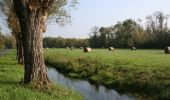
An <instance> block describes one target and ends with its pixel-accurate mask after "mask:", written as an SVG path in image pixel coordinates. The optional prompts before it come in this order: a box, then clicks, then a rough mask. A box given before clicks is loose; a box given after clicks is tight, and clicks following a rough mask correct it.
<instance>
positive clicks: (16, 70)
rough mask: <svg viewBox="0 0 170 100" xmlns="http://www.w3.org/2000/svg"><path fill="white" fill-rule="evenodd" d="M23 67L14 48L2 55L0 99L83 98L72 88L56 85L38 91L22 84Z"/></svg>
mask: <svg viewBox="0 0 170 100" xmlns="http://www.w3.org/2000/svg"><path fill="white" fill-rule="evenodd" d="M23 75H24V73H23V67H22V66H20V65H18V64H17V62H16V57H15V51H14V50H12V51H11V52H10V53H8V54H7V55H5V56H2V57H0V100H81V99H82V97H81V96H80V95H79V94H77V93H75V92H74V91H72V90H69V89H66V88H64V87H62V86H59V85H56V86H55V87H54V88H53V89H52V90H50V91H48V92H47V91H46V92H43V91H41V92H40V91H37V90H34V89H32V88H30V86H21V84H19V82H20V81H21V79H22V78H23Z"/></svg>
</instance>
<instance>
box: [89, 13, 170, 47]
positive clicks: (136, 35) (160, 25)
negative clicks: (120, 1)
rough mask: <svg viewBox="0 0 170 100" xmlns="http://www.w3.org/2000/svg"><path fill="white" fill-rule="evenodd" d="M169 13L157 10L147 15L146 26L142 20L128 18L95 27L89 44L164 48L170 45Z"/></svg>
mask: <svg viewBox="0 0 170 100" xmlns="http://www.w3.org/2000/svg"><path fill="white" fill-rule="evenodd" d="M168 18H169V15H165V14H163V12H155V13H154V14H153V15H149V16H147V17H146V26H145V27H144V26H142V25H141V24H140V23H141V20H138V21H135V20H132V19H127V20H125V21H123V22H118V23H117V24H116V25H114V26H110V27H100V28H99V27H93V28H92V30H91V34H90V39H89V44H90V46H91V47H94V48H101V47H110V46H113V47H117V48H128V47H131V46H136V47H138V48H164V47H166V46H168V45H170V29H169V28H168Z"/></svg>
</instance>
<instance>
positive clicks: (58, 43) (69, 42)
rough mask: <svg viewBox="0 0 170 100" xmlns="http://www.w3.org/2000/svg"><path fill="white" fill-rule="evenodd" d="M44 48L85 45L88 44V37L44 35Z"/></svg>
mask: <svg viewBox="0 0 170 100" xmlns="http://www.w3.org/2000/svg"><path fill="white" fill-rule="evenodd" d="M43 45H44V47H45V48H66V47H76V48H80V47H87V46H88V45H89V43H88V39H74V38H72V39H67V38H61V37H58V38H52V37H45V38H44V39H43Z"/></svg>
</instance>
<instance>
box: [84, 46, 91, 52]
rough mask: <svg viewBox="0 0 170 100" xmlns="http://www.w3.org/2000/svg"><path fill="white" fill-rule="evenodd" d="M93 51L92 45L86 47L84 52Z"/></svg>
mask: <svg viewBox="0 0 170 100" xmlns="http://www.w3.org/2000/svg"><path fill="white" fill-rule="evenodd" d="M91 51H92V49H91V48H90V47H86V48H84V52H91Z"/></svg>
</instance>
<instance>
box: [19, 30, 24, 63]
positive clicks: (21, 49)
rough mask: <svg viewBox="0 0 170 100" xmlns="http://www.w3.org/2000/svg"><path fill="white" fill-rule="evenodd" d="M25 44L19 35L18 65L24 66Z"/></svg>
mask: <svg viewBox="0 0 170 100" xmlns="http://www.w3.org/2000/svg"><path fill="white" fill-rule="evenodd" d="M23 53H24V52H23V44H22V34H21V33H19V34H18V64H21V65H23V64H24V55H23Z"/></svg>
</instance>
